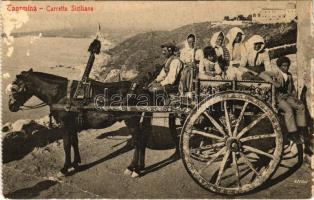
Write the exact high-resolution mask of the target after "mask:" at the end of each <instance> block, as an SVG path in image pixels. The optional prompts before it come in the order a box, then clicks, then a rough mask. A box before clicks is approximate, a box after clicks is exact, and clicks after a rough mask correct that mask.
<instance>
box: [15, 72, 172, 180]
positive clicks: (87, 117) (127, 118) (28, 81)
mask: <svg viewBox="0 0 314 200" xmlns="http://www.w3.org/2000/svg"><path fill="white" fill-rule="evenodd" d="M143 80H144V79H143ZM69 81H70V80H68V79H67V78H64V77H60V76H56V75H52V74H47V73H43V72H34V71H33V70H32V69H30V70H29V71H23V72H21V73H20V74H19V75H16V80H15V81H13V83H12V86H11V94H10V98H9V110H10V111H12V112H17V111H19V110H20V109H21V107H22V106H23V105H24V104H25V103H26V102H27V101H28V100H29V99H30V98H31V97H32V96H36V97H37V98H39V99H40V100H41V101H42V102H43V103H45V104H46V105H48V106H49V107H50V110H51V111H50V116H51V117H53V118H54V119H55V121H56V122H57V123H59V124H60V127H61V128H60V129H61V131H63V134H62V135H63V148H64V153H65V160H64V165H63V167H62V168H61V170H60V171H61V173H62V174H64V175H67V174H69V169H70V168H71V167H73V168H74V169H79V164H80V163H81V157H80V153H79V146H78V132H79V131H81V130H85V129H100V128H106V127H109V126H111V125H112V124H114V123H115V122H117V121H122V120H124V122H125V124H126V126H127V129H128V131H129V132H130V134H131V135H132V141H133V145H134V149H135V150H134V154H133V159H132V161H131V163H130V164H129V165H128V166H127V168H126V171H125V172H126V173H128V174H129V175H131V176H132V177H138V176H140V173H141V171H142V170H143V169H144V167H145V166H144V165H145V163H144V162H145V148H146V141H147V138H148V132H149V131H147V130H148V129H145V128H143V129H144V131H143V130H142V131H141V130H140V121H141V115H142V113H140V112H107V111H106V112H99V111H95V110H83V111H82V112H72V111H68V110H66V109H61V110H54V109H52V106H53V105H56V104H59V105H67V103H69V85H70V91H71V92H70V97H71V96H73V94H74V92H73V91H75V89H76V87H77V85H78V83H79V82H78V81H72V84H69ZM89 81H90V83H91V88H92V97H95V96H96V95H98V94H103V93H104V90H105V89H106V92H107V95H108V97H111V96H113V95H120V96H122V97H126V96H127V94H129V93H130V92H132V93H137V94H140V93H141V94H143V93H145V94H147V93H148V91H146V90H144V89H143V87H137V89H136V90H134V88H133V89H132V91H131V86H132V83H133V82H132V81H120V82H113V83H101V82H98V81H95V80H91V79H90V80H89ZM144 82H145V81H144ZM146 82H147V80H146ZM128 103H129V105H130V104H131V105H132V104H133V105H134V103H135V102H132V101H131V102H128ZM146 114H148V113H146ZM144 115H145V113H144ZM79 117H80V119H81V120H82V121H83V122H81V123H79V122H78V121H79V120H78V119H79ZM145 121H146V122H150V121H149V120H145V118H144V120H143V127H148V126H145V123H144V122H145ZM146 125H147V123H146ZM171 134H172V132H171ZM172 136H173V139H175V137H176V136H175V135H173V134H172ZM71 146H72V147H73V150H74V159H73V162H71Z"/></svg>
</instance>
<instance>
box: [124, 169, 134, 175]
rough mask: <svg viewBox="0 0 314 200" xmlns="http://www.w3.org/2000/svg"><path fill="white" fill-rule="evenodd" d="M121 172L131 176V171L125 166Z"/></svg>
mask: <svg viewBox="0 0 314 200" xmlns="http://www.w3.org/2000/svg"><path fill="white" fill-rule="evenodd" d="M123 173H124V175H127V176H131V175H132V173H133V171H131V170H130V169H128V168H126V169H125V170H124V172H123Z"/></svg>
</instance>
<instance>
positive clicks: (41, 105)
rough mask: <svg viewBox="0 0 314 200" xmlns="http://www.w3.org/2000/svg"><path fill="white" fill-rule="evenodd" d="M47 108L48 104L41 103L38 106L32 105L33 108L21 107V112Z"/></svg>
mask: <svg viewBox="0 0 314 200" xmlns="http://www.w3.org/2000/svg"><path fill="white" fill-rule="evenodd" d="M45 106H48V104H46V103H43V102H42V103H39V104H37V105H31V106H26V105H23V106H21V108H20V110H33V109H37V108H41V107H45Z"/></svg>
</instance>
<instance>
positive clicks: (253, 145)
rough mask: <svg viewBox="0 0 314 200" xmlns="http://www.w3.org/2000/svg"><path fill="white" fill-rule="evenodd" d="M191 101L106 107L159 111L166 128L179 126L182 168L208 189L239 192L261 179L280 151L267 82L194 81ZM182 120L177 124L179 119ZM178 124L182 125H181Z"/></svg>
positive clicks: (267, 174) (270, 87)
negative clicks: (164, 116)
mask: <svg viewBox="0 0 314 200" xmlns="http://www.w3.org/2000/svg"><path fill="white" fill-rule="evenodd" d="M194 82H195V85H196V87H195V91H194V98H193V102H192V103H191V104H180V103H178V102H175V103H172V102H171V98H172V97H173V96H172V94H166V95H165V96H166V97H167V98H170V101H169V104H167V105H163V106H158V105H157V106H110V107H109V106H108V107H106V106H105V107H103V109H104V111H108V112H114V111H118V112H145V113H147V112H151V113H155V112H163V113H165V112H166V113H169V114H171V115H172V116H175V117H174V118H173V119H177V120H176V121H177V123H175V121H173V120H170V119H169V128H170V131H176V129H177V128H178V127H177V126H179V128H180V129H181V134H180V144H179V145H180V153H181V158H182V161H183V164H184V166H185V169H186V170H187V172H188V173H189V175H190V176H191V177H192V178H193V180H194V181H195V182H196V183H198V184H199V185H200V186H202V187H203V188H205V189H206V190H209V191H212V192H217V193H221V194H229V195H231V194H241V193H246V192H249V191H252V190H254V189H256V188H258V187H260V186H261V185H263V183H265V182H266V181H267V180H268V178H269V177H270V176H271V175H272V174H273V173H274V171H275V170H276V168H277V166H278V164H279V162H280V160H281V156H282V151H283V136H282V131H281V128H280V124H279V120H278V118H277V114H276V111H275V110H276V109H275V101H274V93H275V88H274V86H273V85H272V84H271V83H267V82H261V81H218V80H200V79H197V80H194ZM178 121H180V122H181V123H179V122H178ZM180 124H181V127H180Z"/></svg>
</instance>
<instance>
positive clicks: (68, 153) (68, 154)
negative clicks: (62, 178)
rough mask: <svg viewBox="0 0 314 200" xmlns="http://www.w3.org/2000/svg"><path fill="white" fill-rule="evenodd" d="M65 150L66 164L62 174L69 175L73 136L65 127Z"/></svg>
mask: <svg viewBox="0 0 314 200" xmlns="http://www.w3.org/2000/svg"><path fill="white" fill-rule="evenodd" d="M63 149H64V153H65V162H64V166H63V168H62V169H61V170H60V171H61V173H63V174H67V173H68V169H69V168H70V167H71V134H70V131H69V129H68V127H66V126H64V127H63Z"/></svg>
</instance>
